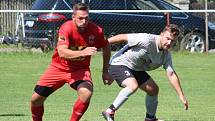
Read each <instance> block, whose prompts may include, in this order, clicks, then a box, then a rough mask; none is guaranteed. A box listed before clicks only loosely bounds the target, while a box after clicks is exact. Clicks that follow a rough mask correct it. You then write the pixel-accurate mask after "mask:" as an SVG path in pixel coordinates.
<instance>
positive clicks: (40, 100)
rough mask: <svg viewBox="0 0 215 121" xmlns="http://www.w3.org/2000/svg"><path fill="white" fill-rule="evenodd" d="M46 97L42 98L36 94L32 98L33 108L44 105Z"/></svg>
mask: <svg viewBox="0 0 215 121" xmlns="http://www.w3.org/2000/svg"><path fill="white" fill-rule="evenodd" d="M45 99H46V97H43V96H40V95H38V94H37V93H34V94H33V95H32V96H31V105H32V106H40V105H42V104H43V103H44V101H45Z"/></svg>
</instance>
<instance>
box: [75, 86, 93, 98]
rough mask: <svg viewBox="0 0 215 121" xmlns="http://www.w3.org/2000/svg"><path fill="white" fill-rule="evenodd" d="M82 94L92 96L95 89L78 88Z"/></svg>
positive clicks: (87, 96)
mask: <svg viewBox="0 0 215 121" xmlns="http://www.w3.org/2000/svg"><path fill="white" fill-rule="evenodd" d="M78 93H79V95H80V96H84V97H86V98H90V97H91V96H92V95H93V90H91V89H87V88H80V89H79V90H78Z"/></svg>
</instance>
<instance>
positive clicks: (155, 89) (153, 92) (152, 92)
mask: <svg viewBox="0 0 215 121" xmlns="http://www.w3.org/2000/svg"><path fill="white" fill-rule="evenodd" d="M158 93H159V87H158V86H157V85H154V86H153V87H152V88H151V90H150V91H148V95H150V96H157V95H158Z"/></svg>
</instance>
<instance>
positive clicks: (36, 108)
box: [31, 85, 51, 121]
mask: <svg viewBox="0 0 215 121" xmlns="http://www.w3.org/2000/svg"><path fill="white" fill-rule="evenodd" d="M45 90H46V91H45ZM44 92H45V93H44ZM47 92H49V94H51V90H50V89H48V88H45V87H41V86H39V85H37V86H36V87H35V92H34V93H33V94H32V97H31V113H32V120H33V121H42V117H43V113H44V105H43V104H44V101H45V100H46V98H47V97H48V95H49V94H48V95H47Z"/></svg>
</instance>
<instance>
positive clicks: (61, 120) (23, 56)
mask: <svg viewBox="0 0 215 121" xmlns="http://www.w3.org/2000/svg"><path fill="white" fill-rule="evenodd" d="M50 60H51V53H48V54H37V53H29V52H27V53H26V52H25V53H12V52H8V53H0V82H1V83H0V89H1V90H0V121H31V113H30V108H29V107H30V105H29V101H30V97H31V94H32V92H33V88H34V86H35V84H36V82H37V80H38V79H39V77H40V75H41V74H42V73H43V72H44V70H45V69H46V67H47V66H48V64H49V62H50ZM173 61H174V67H175V70H176V71H177V73H178V75H179V77H180V79H181V84H182V87H183V89H184V92H185V94H186V96H187V98H188V100H189V110H188V111H185V110H184V109H183V105H182V103H181V102H180V100H179V99H178V97H177V95H176V93H175V91H174V90H173V88H172V87H171V86H170V85H169V82H168V81H167V78H166V76H165V71H164V70H163V69H162V68H160V69H158V70H155V71H152V72H150V73H151V76H152V77H153V78H154V80H156V82H157V84H158V85H159V87H160V94H159V105H158V111H157V117H159V118H161V119H165V120H166V121H215V116H214V114H215V101H214V100H215V95H214V93H215V88H214V87H215V83H214V82H215V54H214V55H212V54H209V55H206V54H189V53H174V54H173ZM101 66H102V58H101V54H97V55H95V56H93V58H92V64H91V69H92V76H93V80H94V85H95V87H94V95H93V97H92V100H91V105H90V107H89V109H88V111H87V112H86V113H85V115H84V117H83V118H82V120H81V121H104V120H103V118H102V117H101V116H100V113H101V111H103V110H104V109H106V107H108V106H109V105H110V104H111V103H112V101H113V99H114V98H115V96H116V95H117V93H118V91H119V90H120V88H119V87H118V86H117V85H116V83H115V82H114V83H113V84H112V85H111V86H104V85H103V82H102V78H101ZM76 96H77V95H76V92H75V91H74V90H72V89H70V88H69V86H68V85H65V86H64V87H63V88H61V89H60V90H58V91H57V92H55V93H54V94H53V95H51V96H50V97H49V98H48V99H47V101H46V103H45V114H44V121H68V120H69V118H70V114H71V110H72V105H73V103H74V101H75V100H76ZM144 117H145V93H143V92H141V91H137V93H135V94H134V95H132V96H131V97H130V98H129V100H128V101H127V102H126V103H125V104H124V105H123V106H122V108H120V109H119V110H118V112H117V113H116V121H143V119H144Z"/></svg>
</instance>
